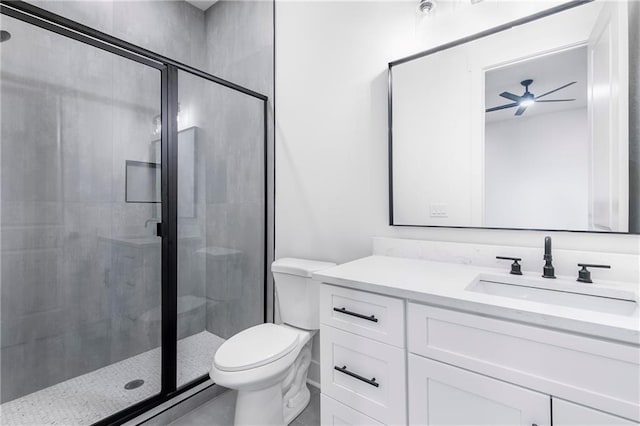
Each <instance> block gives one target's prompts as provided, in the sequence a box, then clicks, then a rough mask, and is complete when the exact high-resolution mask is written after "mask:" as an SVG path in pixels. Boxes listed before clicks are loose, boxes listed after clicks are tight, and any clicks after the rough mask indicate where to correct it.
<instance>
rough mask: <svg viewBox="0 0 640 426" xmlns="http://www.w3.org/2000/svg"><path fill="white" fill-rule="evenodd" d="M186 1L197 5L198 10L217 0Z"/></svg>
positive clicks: (204, 8)
mask: <svg viewBox="0 0 640 426" xmlns="http://www.w3.org/2000/svg"><path fill="white" fill-rule="evenodd" d="M185 1H186V2H187V3H190V4H192V5H194V6H195V7H197V8H198V9H200V10H203V11H204V10H207V9H209V8H210V7H211V6H213V4H214V3H216V2H217V1H218V0H185Z"/></svg>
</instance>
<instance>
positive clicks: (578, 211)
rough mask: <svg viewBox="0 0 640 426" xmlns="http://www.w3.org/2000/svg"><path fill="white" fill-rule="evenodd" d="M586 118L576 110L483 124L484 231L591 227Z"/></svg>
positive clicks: (585, 113)
mask: <svg viewBox="0 0 640 426" xmlns="http://www.w3.org/2000/svg"><path fill="white" fill-rule="evenodd" d="M587 117H588V116H587V109H586V108H577V109H570V110H565V111H560V112H555V113H551V114H541V115H533V116H529V117H527V116H526V114H525V115H524V116H522V117H514V118H511V119H507V120H501V121H495V122H489V123H487V125H486V128H485V197H486V198H485V203H486V204H485V223H486V225H487V226H490V227H499V226H505V227H510V228H527V227H529V228H540V229H588V228H589V185H587V182H589V163H590V156H589V135H588V129H589V126H588V118H587ZM542 171H544V172H542Z"/></svg>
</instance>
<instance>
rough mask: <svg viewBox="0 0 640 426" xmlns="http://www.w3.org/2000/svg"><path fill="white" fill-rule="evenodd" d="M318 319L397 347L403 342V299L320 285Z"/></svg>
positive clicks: (403, 343) (403, 344)
mask: <svg viewBox="0 0 640 426" xmlns="http://www.w3.org/2000/svg"><path fill="white" fill-rule="evenodd" d="M320 322H321V323H323V324H326V325H330V326H332V327H336V328H339V329H341V330H345V331H349V332H351V333H355V334H358V335H360V336H364V337H369V338H370V339H374V340H377V341H379V342H384V343H388V344H390V345H394V346H397V347H400V348H403V347H404V346H405V342H404V300H402V299H396V298H393V297H387V296H381V295H379V294H373V293H367V292H364V291H358V290H352V289H348V288H343V287H336V286H332V285H328V284H322V285H321V286H320Z"/></svg>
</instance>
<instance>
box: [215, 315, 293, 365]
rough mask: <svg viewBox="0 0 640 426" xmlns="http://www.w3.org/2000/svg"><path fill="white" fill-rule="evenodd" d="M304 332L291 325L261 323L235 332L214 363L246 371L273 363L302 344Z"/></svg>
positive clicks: (218, 353) (220, 349) (222, 346)
mask: <svg viewBox="0 0 640 426" xmlns="http://www.w3.org/2000/svg"><path fill="white" fill-rule="evenodd" d="M299 336H300V334H299V333H297V332H296V331H295V330H293V329H291V328H289V327H283V326H279V325H276V324H271V323H267V324H260V325H257V326H254V327H251V328H248V329H246V330H244V331H241V332H240V333H238V334H236V335H234V336H232V337H231V338H230V339H229V340H227V341H226V342H224V343H223V344H222V345H221V346H220V348H218V350H217V351H216V354H215V356H214V358H213V365H214V366H215V368H217V369H218V370H221V371H229V372H232V371H243V370H248V369H251V368H256V367H260V366H263V365H266V364H270V363H272V362H274V361H277V360H278V359H280V358H282V357H284V356H286V355H287V354H289V353H290V352H291V351H293V350H294V348H296V347H297V345H298V339H299Z"/></svg>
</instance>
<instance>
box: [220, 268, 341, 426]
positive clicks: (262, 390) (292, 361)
mask: <svg viewBox="0 0 640 426" xmlns="http://www.w3.org/2000/svg"><path fill="white" fill-rule="evenodd" d="M332 266H335V263H328V262H318V261H314V260H304V259H292V258H284V259H278V260H276V261H275V262H273V264H272V265H271V271H272V272H273V278H274V285H275V290H276V303H278V304H279V308H280V317H281V318H282V321H283V323H284V324H281V325H276V324H270V323H267V324H260V325H256V326H255V327H251V328H249V329H246V330H244V331H241V332H240V333H238V334H236V335H234V336H232V337H231V338H230V339H229V340H227V341H226V342H224V343H223V344H222V345H221V346H220V348H218V350H217V351H216V354H215V356H214V359H213V366H212V367H211V371H210V372H209V375H210V376H211V379H212V380H213V381H214V382H215V383H217V384H219V385H221V386H225V387H228V388H231V389H237V390H238V399H237V401H236V415H235V424H236V425H285V424H289V423H290V422H291V421H292V420H293V419H294V418H295V417H296V416H297V415H298V414H300V412H301V411H302V410H303V409H304V408H305V407H306V406H307V404H308V403H309V397H310V394H309V389H308V388H307V383H306V381H307V371H308V369H309V364H310V362H311V343H312V338H313V335H314V334H315V333H316V332H317V330H318V328H319V326H320V319H319V287H320V286H319V284H320V283H318V282H317V281H314V280H312V279H311V274H312V273H313V272H315V271H319V270H321V269H326V268H330V267H332Z"/></svg>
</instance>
